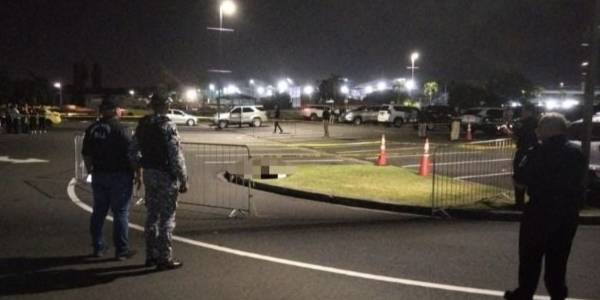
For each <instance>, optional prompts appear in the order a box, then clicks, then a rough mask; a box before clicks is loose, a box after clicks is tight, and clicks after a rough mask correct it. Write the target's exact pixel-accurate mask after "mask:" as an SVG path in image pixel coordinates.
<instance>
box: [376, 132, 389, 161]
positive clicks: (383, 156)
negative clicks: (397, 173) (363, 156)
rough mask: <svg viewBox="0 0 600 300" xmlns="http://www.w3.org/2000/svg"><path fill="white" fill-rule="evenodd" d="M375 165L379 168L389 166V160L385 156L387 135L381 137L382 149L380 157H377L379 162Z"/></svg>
mask: <svg viewBox="0 0 600 300" xmlns="http://www.w3.org/2000/svg"><path fill="white" fill-rule="evenodd" d="M375 164H376V165H378V166H385V165H387V158H386V155H385V134H382V135H381V148H380V151H379V157H377V162H376V163H375Z"/></svg>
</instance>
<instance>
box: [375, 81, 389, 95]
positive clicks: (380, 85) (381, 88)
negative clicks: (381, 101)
mask: <svg viewBox="0 0 600 300" xmlns="http://www.w3.org/2000/svg"><path fill="white" fill-rule="evenodd" d="M386 89H387V83H385V81H380V82H378V83H377V90H378V91H380V92H381V91H384V90H386Z"/></svg>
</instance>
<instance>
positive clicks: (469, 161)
mask: <svg viewBox="0 0 600 300" xmlns="http://www.w3.org/2000/svg"><path fill="white" fill-rule="evenodd" d="M512 160H513V159H512V158H499V159H488V160H467V161H456V162H451V163H436V166H451V165H461V164H478V163H487V162H501V161H512ZM419 166H421V165H420V164H414V165H404V166H402V167H404V168H416V167H419Z"/></svg>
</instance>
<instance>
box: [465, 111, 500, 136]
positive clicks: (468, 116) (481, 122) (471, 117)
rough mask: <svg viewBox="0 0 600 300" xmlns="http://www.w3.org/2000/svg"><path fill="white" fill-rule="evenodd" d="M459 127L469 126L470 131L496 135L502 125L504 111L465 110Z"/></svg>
mask: <svg viewBox="0 0 600 300" xmlns="http://www.w3.org/2000/svg"><path fill="white" fill-rule="evenodd" d="M460 121H461V125H462V127H463V128H465V129H466V128H467V127H468V125H469V124H471V131H472V132H475V131H478V130H480V131H483V132H485V133H487V134H496V133H498V128H499V127H500V126H502V125H504V123H505V120H504V110H503V109H502V108H499V107H473V108H469V109H467V110H466V111H465V112H464V113H463V114H462V115H461V116H460Z"/></svg>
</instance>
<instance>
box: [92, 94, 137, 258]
mask: <svg viewBox="0 0 600 300" xmlns="http://www.w3.org/2000/svg"><path fill="white" fill-rule="evenodd" d="M100 113H101V115H102V117H101V118H100V119H99V120H98V121H96V122H94V123H93V124H92V125H90V126H89V127H88V128H87V129H86V131H85V137H84V139H83V148H82V151H81V153H82V155H83V159H84V162H85V166H86V169H87V171H88V173H90V174H92V190H93V196H94V207H93V212H92V217H91V220H90V233H91V235H92V245H93V250H94V252H93V255H94V256H96V257H101V256H103V255H104V254H105V252H106V250H107V248H108V247H107V246H106V244H105V242H104V239H103V235H102V227H103V225H104V219H106V214H107V213H108V209H109V208H110V209H111V210H112V212H113V216H114V224H113V240H114V245H115V248H116V249H115V257H116V258H117V259H118V260H125V259H128V258H130V257H131V256H133V255H134V254H135V251H133V250H130V249H129V234H128V218H129V201H130V199H131V194H132V191H133V171H132V168H131V164H130V162H129V157H128V150H129V146H130V144H131V136H130V134H129V133H128V130H127V129H126V128H125V127H123V125H121V123H120V122H119V120H118V118H119V117H120V116H121V109H120V108H119V105H118V103H117V100H116V99H115V98H112V97H105V98H104V99H103V101H102V103H101V105H100Z"/></svg>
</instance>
